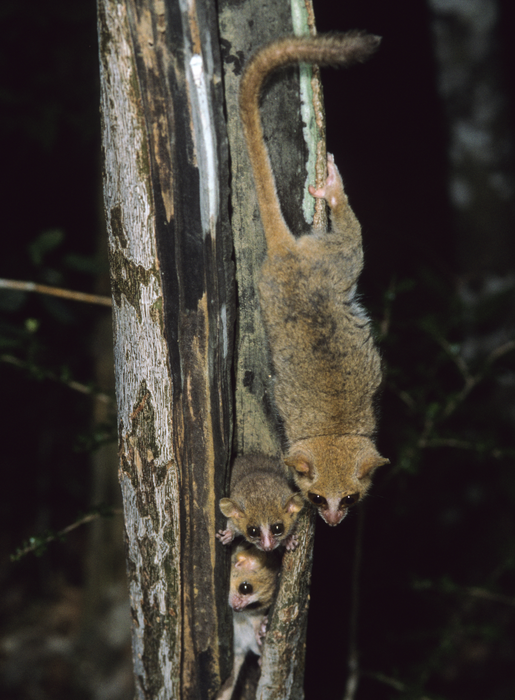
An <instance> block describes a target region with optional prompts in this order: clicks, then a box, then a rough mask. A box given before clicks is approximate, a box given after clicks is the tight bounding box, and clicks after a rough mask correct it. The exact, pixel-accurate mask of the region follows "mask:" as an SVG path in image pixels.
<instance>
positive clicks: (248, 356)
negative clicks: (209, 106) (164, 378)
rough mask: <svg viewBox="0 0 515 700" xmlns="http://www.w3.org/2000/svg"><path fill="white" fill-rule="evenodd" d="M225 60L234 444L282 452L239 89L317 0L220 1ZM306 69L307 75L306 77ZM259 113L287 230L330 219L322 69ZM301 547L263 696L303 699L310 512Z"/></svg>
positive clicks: (276, 624)
mask: <svg viewBox="0 0 515 700" xmlns="http://www.w3.org/2000/svg"><path fill="white" fill-rule="evenodd" d="M219 27H220V42H221V47H222V55H223V62H224V79H225V95H226V105H227V107H226V112H227V131H228V136H229V146H230V155H231V174H232V187H231V207H232V229H233V238H234V249H235V260H236V278H237V289H238V335H237V344H236V386H235V448H236V450H237V452H238V453H239V454H245V453H247V454H248V453H251V452H262V453H265V454H269V455H275V454H277V453H278V452H279V450H280V441H279V438H278V435H279V434H280V428H279V429H278V426H277V424H276V422H275V415H274V411H273V391H272V385H271V370H270V366H269V358H268V351H267V343H266V337H265V333H264V329H263V322H262V319H261V312H260V308H259V300H258V297H257V294H256V289H257V280H258V276H259V271H260V268H261V264H262V262H263V258H264V254H265V240H264V234H263V230H262V226H261V220H260V216H259V211H258V206H257V200H256V195H255V188H254V182H253V177H252V171H251V168H250V162H249V160H248V155H247V150H246V146H245V142H244V138H243V132H242V127H241V122H240V117H239V111H238V102H237V97H238V88H239V81H240V77H241V74H242V70H243V66H244V64H245V61H246V60H247V59H248V58H249V56H250V55H251V54H252V52H253V51H254V50H255V49H257V48H258V47H259V46H261V45H262V44H264V43H266V42H267V41H270V40H271V39H274V38H276V37H279V36H282V35H285V34H292V33H298V34H300V33H308V32H309V31H314V18H313V10H312V6H311V3H310V2H296V3H290V2H286V1H280V2H274V3H273V5H270V6H267V5H263V4H262V3H259V2H257V1H256V0H245V1H244V2H239V3H237V4H235V3H232V2H230V0H222V1H221V2H220V3H219ZM299 73H300V80H299ZM262 119H263V126H264V130H265V138H266V140H267V145H268V148H269V152H270V157H271V162H272V167H273V171H274V175H275V179H276V186H277V190H278V194H279V198H280V202H281V206H282V209H283V213H284V216H285V219H286V221H287V223H288V224H289V226H290V228H291V229H292V230H293V231H295V232H297V233H299V234H301V233H306V232H307V231H308V230H309V228H310V226H311V225H313V217H314V215H315V222H314V225H315V226H322V227H323V226H324V225H325V205H324V204H323V203H322V202H318V203H317V211H316V212H315V202H314V200H313V198H312V197H310V196H309V195H308V194H307V185H308V184H311V183H314V182H315V181H316V182H317V185H319V186H321V185H322V183H323V181H324V177H325V171H326V170H325V141H324V135H325V132H324V118H323V109H322V98H321V89H320V81H319V78H318V71H315V75H313V76H312V70H311V68H310V67H303V68H302V69H301V70H300V71H299V69H297V68H293V69H288V70H284V71H281V72H280V73H277V75H275V76H273V77H272V78H271V79H270V80H269V81H268V82H267V85H266V88H265V91H264V95H263V99H262ZM299 533H300V541H301V545H300V546H299V547H298V549H297V550H296V551H295V552H292V553H287V554H285V556H284V560H283V569H282V574H281V585H280V589H279V593H278V597H277V601H276V604H275V606H274V611H273V613H272V614H271V615H270V616H269V624H268V631H267V636H266V640H265V644H264V648H263V656H262V665H261V676H260V680H259V684H258V687H257V691H256V697H257V698H260V699H263V700H264V698H274V700H282V699H284V700H286V699H287V698H295V699H296V700H297V699H299V698H302V697H303V677H304V657H305V634H306V626H307V610H308V599H309V583H310V576H311V563H312V546H313V516H312V513H311V512H310V513H309V514H308V513H304V514H303V517H302V518H301V519H300V523H299Z"/></svg>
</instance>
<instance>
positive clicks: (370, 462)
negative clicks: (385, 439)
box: [357, 451, 390, 479]
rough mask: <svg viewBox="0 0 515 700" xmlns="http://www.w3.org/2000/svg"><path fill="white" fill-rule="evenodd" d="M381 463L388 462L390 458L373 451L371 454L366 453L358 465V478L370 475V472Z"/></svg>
mask: <svg viewBox="0 0 515 700" xmlns="http://www.w3.org/2000/svg"><path fill="white" fill-rule="evenodd" d="M383 464H390V460H389V459H386V457H381V455H380V454H378V453H377V452H375V451H374V452H373V453H372V454H370V453H369V454H367V455H366V457H365V458H364V459H363V461H362V462H361V464H360V465H359V467H358V474H357V476H358V479H363V478H364V477H366V476H368V477H370V476H372V472H374V471H375V470H376V469H377V468H378V467H381V466H382V465H383Z"/></svg>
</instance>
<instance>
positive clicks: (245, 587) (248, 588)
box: [238, 581, 254, 595]
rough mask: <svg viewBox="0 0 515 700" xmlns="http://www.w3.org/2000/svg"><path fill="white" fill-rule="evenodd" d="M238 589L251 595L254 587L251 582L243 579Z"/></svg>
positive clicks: (243, 593) (244, 593)
mask: <svg viewBox="0 0 515 700" xmlns="http://www.w3.org/2000/svg"><path fill="white" fill-rule="evenodd" d="M238 590H239V592H240V593H241V594H242V595H250V594H251V593H252V591H253V590H254V589H253V588H252V584H251V583H249V582H248V581H243V583H240V585H239V586H238Z"/></svg>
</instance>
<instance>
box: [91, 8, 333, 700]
mask: <svg viewBox="0 0 515 700" xmlns="http://www.w3.org/2000/svg"><path fill="white" fill-rule="evenodd" d="M98 9H99V13H98V16H99V39H100V42H99V43H100V65H101V83H102V121H103V124H102V129H103V149H104V170H105V172H104V201H105V211H106V221H107V228H108V238H109V256H110V267H111V279H112V294H113V302H114V303H113V318H114V340H115V342H114V346H115V370H116V393H117V403H118V425H119V460H120V472H119V477H120V484H121V487H122V494H123V501H124V513H125V527H126V544H127V568H128V577H129V588H130V598H131V608H132V618H133V655H134V668H135V676H136V692H137V695H138V697H140V698H152V699H153V700H154V699H157V698H210V697H213V696H214V694H215V693H216V691H217V689H218V687H219V686H220V683H221V681H223V679H224V678H225V677H226V676H227V675H228V672H229V666H230V655H231V649H230V647H231V632H230V614H229V613H230V610H229V608H228V606H227V602H226V601H227V585H228V584H227V578H228V577H227V576H226V573H227V572H228V568H229V566H228V564H229V562H228V557H229V552H228V551H227V549H226V548H224V547H222V546H221V545H219V544H218V543H217V542H216V540H215V538H214V533H215V531H216V530H217V528H218V527H220V526H221V525H222V516H221V514H220V513H219V510H218V501H219V499H220V497H221V496H222V495H226V493H227V485H228V465H229V461H230V455H231V444H232V442H231V441H232V424H233V415H232V395H233V389H232V387H231V383H230V378H231V372H232V345H233V338H232V329H233V322H234V316H235V310H236V300H235V299H234V297H233V277H232V274H233V271H232V261H231V254H232V247H231V241H230V235H229V233H230V232H229V222H230V219H229V213H228V203H229V172H228V167H229V165H228V164H229V161H230V162H231V164H232V181H231V188H232V196H231V207H232V221H231V223H232V228H233V235H234V249H235V259H236V268H237V282H238V294H239V296H238V308H239V319H238V321H239V324H238V330H239V333H238V344H237V345H238V347H237V353H238V354H237V358H238V359H237V364H236V372H235V375H236V382H235V384H236V387H235V403H236V407H235V415H234V422H235V432H236V439H235V447H236V451H237V452H239V453H249V452H252V451H256V450H259V451H261V452H265V453H267V454H277V453H278V451H279V449H280V444H279V440H278V437H277V435H278V433H277V426H276V424H275V419H274V416H273V411H272V410H271V408H270V406H271V399H270V395H271V392H270V369H269V365H268V355H267V350H266V342H265V337H264V332H263V326H262V322H261V318H260V312H259V305H258V301H257V297H256V292H255V289H256V286H255V281H256V278H257V274H258V271H259V268H260V265H261V262H262V258H263V254H264V238H263V234H262V230H261V224H260V220H259V213H258V210H257V204H256V201H255V195H254V184H253V182H252V175H251V170H250V164H249V162H248V158H247V154H246V150H245V146H244V143H243V140H242V134H241V128H240V124H239V116H238V111H237V107H236V95H237V88H238V83H239V76H240V74H241V68H242V65H243V62H244V60H245V59H246V58H248V56H249V55H250V53H251V52H252V50H253V49H255V48H257V46H259V45H260V44H262V43H263V42H264V41H267V40H269V39H270V38H273V37H274V36H279V35H282V34H285V33H290V32H292V31H293V29H294V22H293V21H292V13H291V12H292V11H291V5H290V3H289V2H286V1H285V0H282V1H281V2H278V3H275V4H274V6H273V7H271V8H263V7H262V6H261V5H260V4H258V3H256V2H250V1H247V2H243V3H237V4H235V5H234V4H232V5H231V4H230V3H226V2H222V3H221V4H220V6H219V9H218V12H219V16H218V22H219V25H218V27H219V31H220V37H219V36H218V35H217V28H216V24H215V23H216V16H215V15H214V7H213V5H212V3H209V2H208V0H204V1H203V2H198V3H197V4H196V5H195V6H190V5H187V3H186V1H185V0H184V2H183V1H182V0H179V2H171V3H164V2H163V0H146V2H136V0H125V1H124V2H121V1H116V0H98ZM294 17H295V30H296V31H297V32H298V31H300V29H299V28H300V27H303V31H307V27H308V25H309V26H311V27H312V26H313V16H312V10H311V7H310V5H307V6H306V5H304V4H303V3H299V5H298V6H296V9H295V11H294ZM308 20H309V21H308ZM219 41H220V42H221V46H222V50H223V52H224V62H225V75H224V81H222V75H221V68H220V62H219V58H218V46H219V44H218V42H219ZM298 73H299V71H298V70H297V69H293V70H289V71H284V72H283V73H282V74H281V75H278V76H277V77H276V78H274V79H273V80H272V81H271V83H270V85H269V87H268V88H267V94H266V95H265V98H264V104H263V113H264V114H265V131H266V134H267V138H268V139H269V144H270V150H271V157H272V164H273V167H274V172H275V174H276V179H277V186H278V191H279V196H280V198H281V203H282V205H283V206H284V213H285V217H286V220H287V221H288V223H289V224H290V226H291V227H292V229H293V230H296V231H298V232H299V233H301V232H305V231H306V230H307V228H308V226H309V224H311V223H312V218H313V209H314V202H313V200H312V198H310V197H308V196H307V195H306V191H307V184H308V183H311V182H315V181H316V183H317V184H318V185H321V184H322V182H323V174H324V172H325V148H324V144H323V138H321V134H322V132H323V126H322V122H323V117H322V110H321V108H320V104H321V98H320V91H319V84H318V82H317V80H316V79H314V80H312V79H311V71H310V69H302V71H301V74H303V75H302V77H301V85H302V88H301V90H300V91H299V80H298ZM222 85H224V90H225V100H226V102H225V109H226V114H227V121H228V127H227V128H228V133H229V141H230V158H229V153H228V151H227V141H226V135H225V120H224V115H223V111H222ZM299 92H300V93H302V94H303V101H302V104H301V99H300V97H299ZM313 105H314V109H313ZM303 122H304V127H303ZM306 142H309V143H310V146H309V148H308V146H307V145H306ZM309 153H311V155H310V156H309V155H308V154H309ZM314 154H316V155H317V158H315V155H314ZM315 160H316V168H317V175H318V177H316V178H315ZM317 207H318V209H317V214H316V222H317V223H316V225H321V224H322V225H323V217H324V214H323V204H322V203H321V202H320V203H319V204H318V205H317ZM299 532H300V540H301V545H300V546H299V548H298V549H297V550H296V551H295V552H294V553H290V554H287V555H285V559H284V566H283V572H282V576H281V588H280V591H279V594H278V599H277V603H276V605H275V607H274V610H275V612H274V614H273V615H272V618H271V622H270V627H269V633H268V640H269V641H268V642H267V643H266V644H265V648H264V652H263V666H262V674H261V681H260V685H259V688H258V691H257V696H258V697H260V698H264V697H267V698H272V697H273V698H285V699H286V698H301V697H302V695H303V692H302V682H303V663H304V651H305V631H306V621H307V606H308V599H309V595H308V591H309V581H310V572H311V557H312V554H311V552H312V541H313V517H312V514H311V513H310V514H307V513H305V514H304V515H303V517H302V518H301V524H300V529H299ZM221 582H223V583H221Z"/></svg>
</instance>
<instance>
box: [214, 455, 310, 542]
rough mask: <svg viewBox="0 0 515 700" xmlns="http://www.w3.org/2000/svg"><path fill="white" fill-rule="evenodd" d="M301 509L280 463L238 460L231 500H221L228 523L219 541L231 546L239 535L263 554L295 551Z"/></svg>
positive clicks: (261, 459)
mask: <svg viewBox="0 0 515 700" xmlns="http://www.w3.org/2000/svg"><path fill="white" fill-rule="evenodd" d="M302 507H303V501H302V498H301V497H300V496H299V494H296V493H294V492H293V490H292V489H291V487H290V485H289V483H288V480H287V478H286V470H285V468H284V465H283V463H282V461H281V460H280V459H278V458H276V457H275V458H274V457H267V456H265V455H246V456H244V457H237V458H236V460H235V462H234V465H233V469H232V475H231V497H230V498H222V499H221V500H220V510H221V511H222V513H223V514H224V515H225V516H226V517H227V518H229V521H228V523H227V529H226V530H221V531H220V532H219V533H218V534H217V538H218V539H219V540H220V541H221V542H222V543H223V544H228V543H229V542H232V540H233V539H234V537H235V535H238V534H239V535H243V537H245V538H246V539H247V540H248V541H249V542H251V543H252V544H254V545H255V546H256V547H259V549H262V550H264V551H270V550H272V549H275V548H276V547H278V546H279V545H284V546H285V547H286V548H287V549H293V548H294V547H295V545H296V538H295V536H294V533H293V531H294V526H295V522H296V520H297V516H298V514H299V511H300V510H302ZM252 528H254V530H255V531H256V532H255V534H252V533H253V530H252ZM281 529H282V532H278V530H281Z"/></svg>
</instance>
